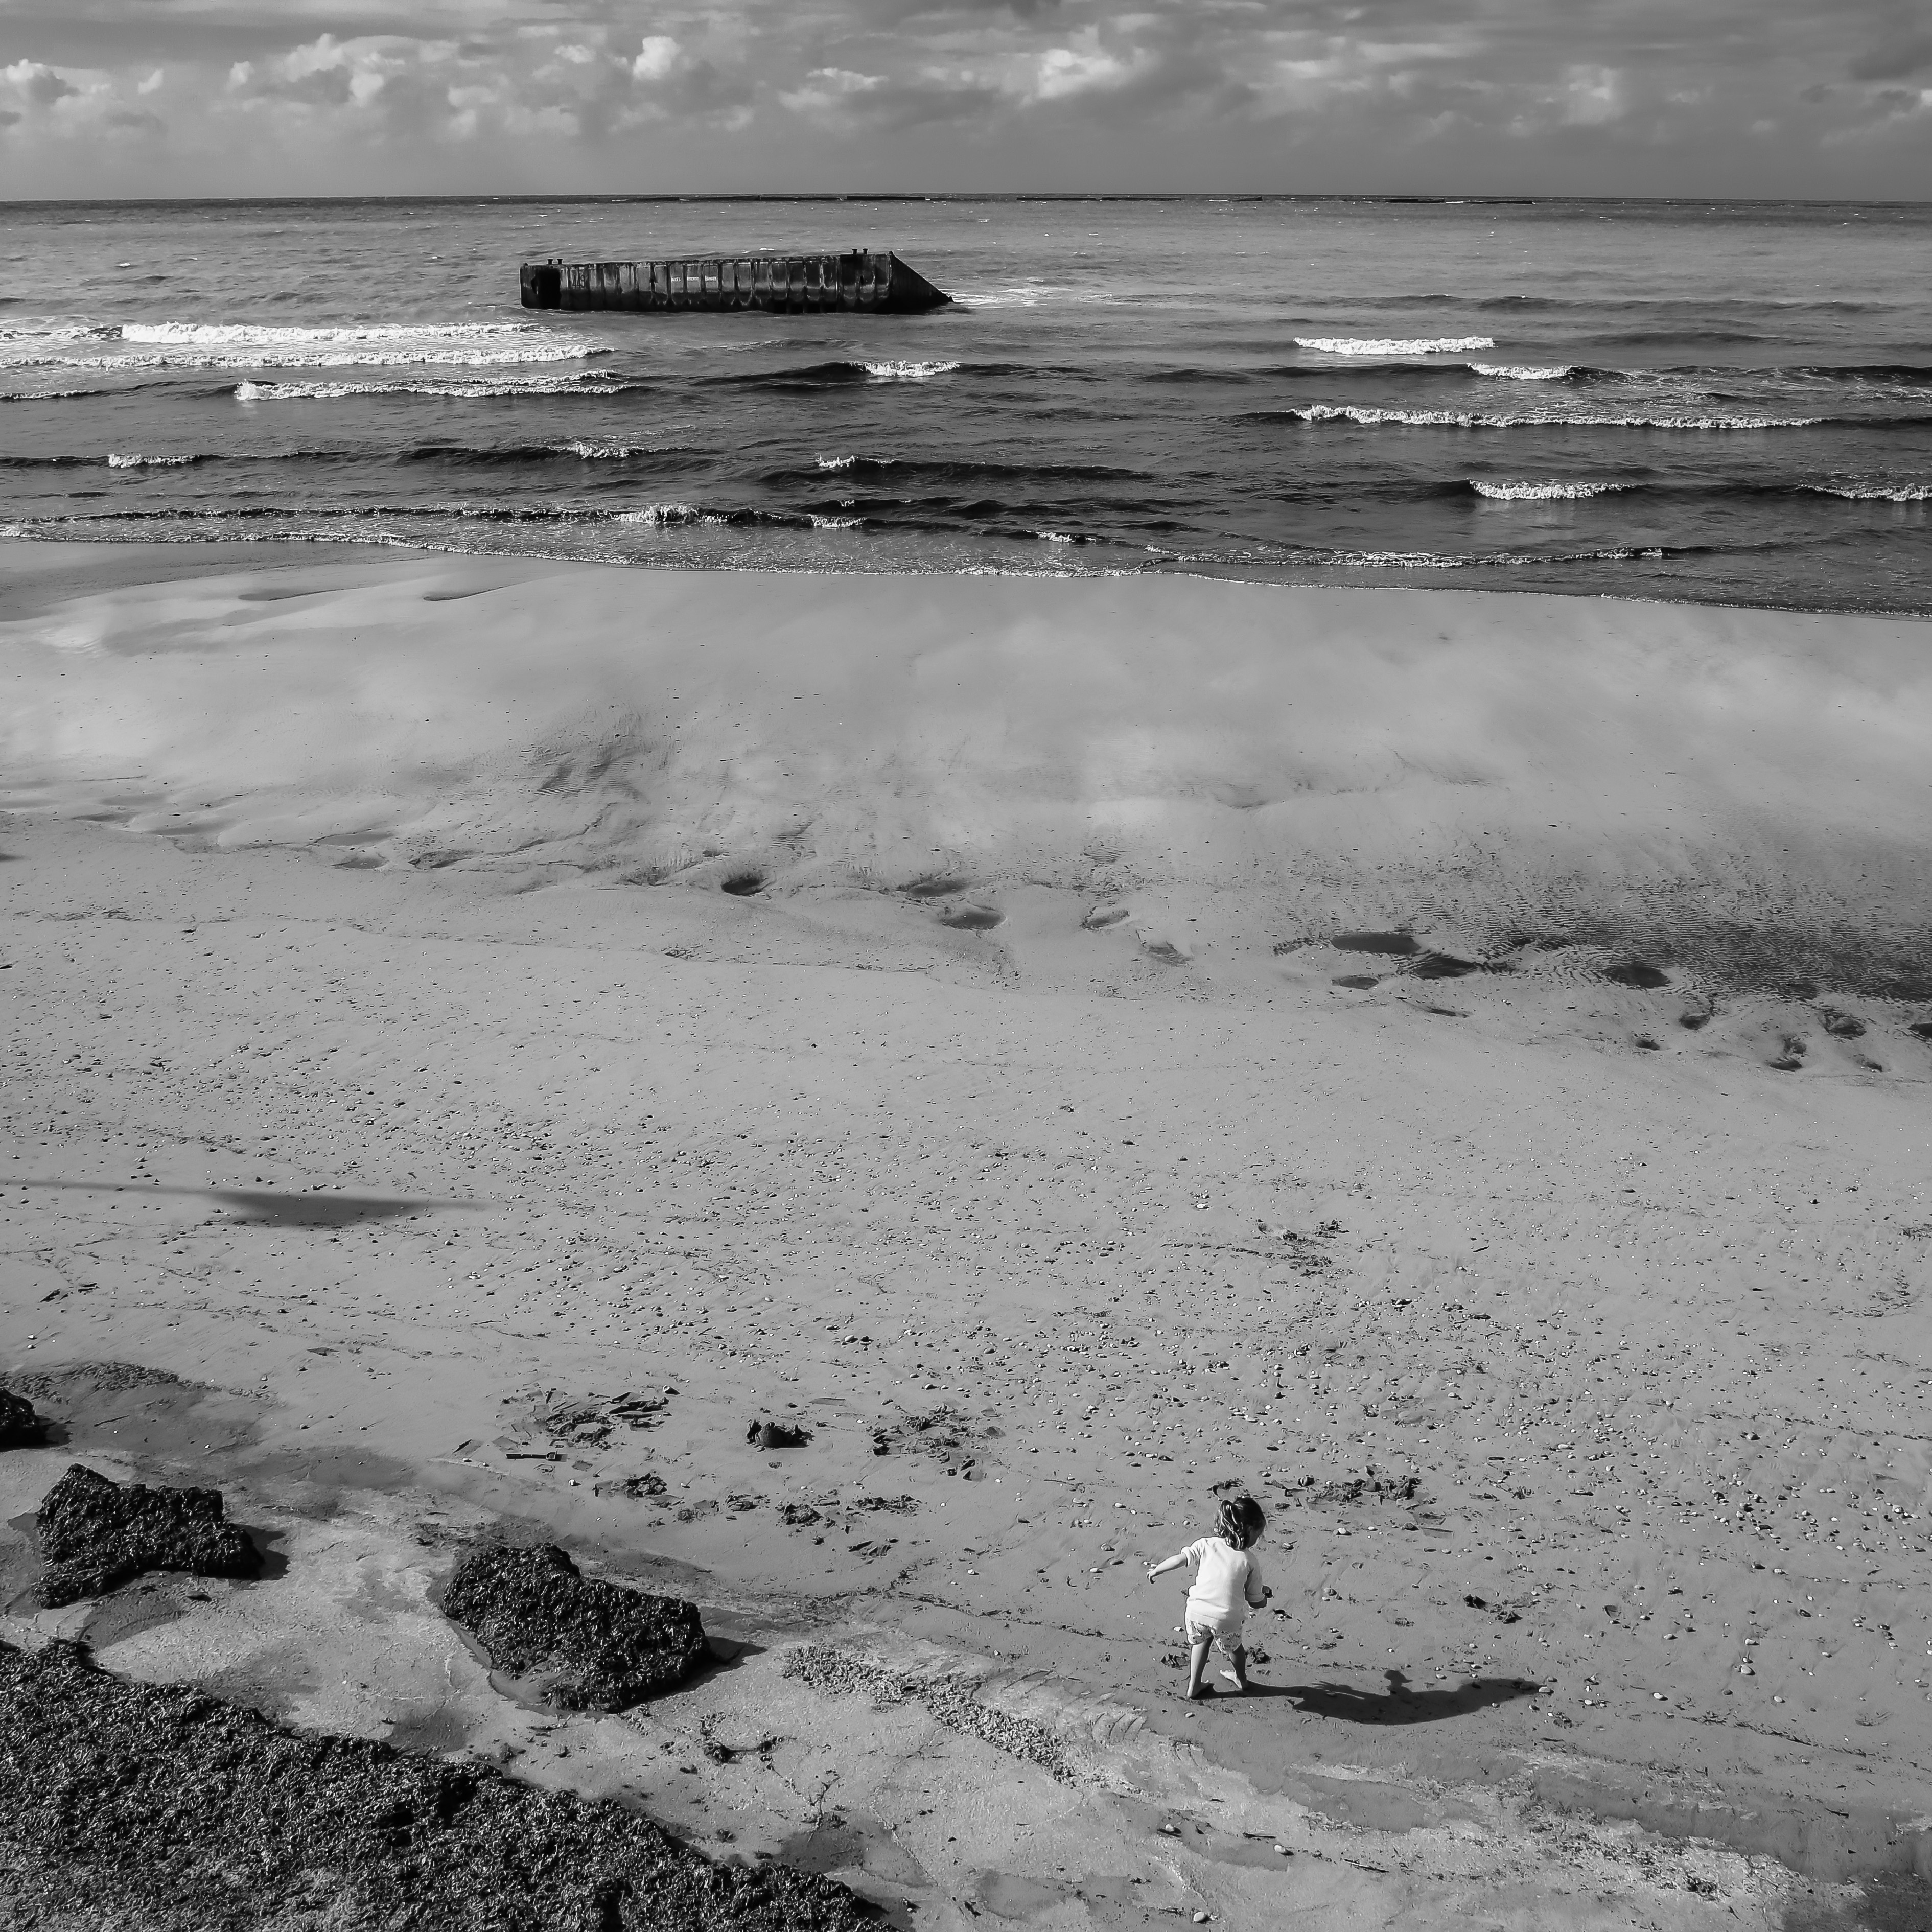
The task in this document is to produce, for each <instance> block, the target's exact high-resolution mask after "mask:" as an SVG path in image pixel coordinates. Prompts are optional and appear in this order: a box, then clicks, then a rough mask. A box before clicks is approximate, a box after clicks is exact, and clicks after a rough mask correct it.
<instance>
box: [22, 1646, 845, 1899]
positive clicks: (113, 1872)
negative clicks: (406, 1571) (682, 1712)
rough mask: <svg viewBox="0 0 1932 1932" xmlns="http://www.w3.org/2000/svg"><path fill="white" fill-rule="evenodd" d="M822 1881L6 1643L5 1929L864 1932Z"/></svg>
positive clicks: (70, 1651)
mask: <svg viewBox="0 0 1932 1932" xmlns="http://www.w3.org/2000/svg"><path fill="white" fill-rule="evenodd" d="M876 1919H877V1912H876V1909H875V1908H874V1907H872V1906H870V1905H868V1903H866V1901H865V1900H862V1899H861V1898H859V1897H858V1896H857V1895H856V1894H854V1893H853V1892H851V1891H848V1890H847V1888H845V1887H844V1886H843V1885H838V1884H837V1883H835V1882H833V1881H832V1880H831V1879H826V1878H823V1877H820V1876H816V1875H814V1874H812V1873H805V1872H799V1871H793V1870H788V1869H787V1868H785V1867H782V1866H779V1865H766V1866H752V1865H749V1864H737V1863H719V1862H717V1861H713V1860H712V1859H709V1858H706V1857H705V1856H704V1855H703V1854H702V1853H701V1852H697V1851H694V1850H693V1849H691V1847H689V1846H685V1845H683V1844H681V1843H679V1842H678V1841H676V1839H674V1838H672V1837H671V1836H670V1835H669V1834H668V1833H667V1832H665V1831H664V1830H663V1829H661V1827H660V1826H657V1825H655V1824H653V1823H652V1822H651V1821H650V1820H649V1819H647V1818H645V1817H640V1815H639V1814H637V1813H636V1812H634V1811H626V1810H625V1809H623V1808H622V1807H620V1806H619V1805H614V1804H610V1803H599V1802H593V1801H592V1800H589V1799H583V1798H580V1797H578V1796H576V1795H574V1793H568V1792H562V1791H544V1790H538V1789H536V1788H535V1787H532V1786H529V1785H526V1784H519V1783H517V1781H514V1779H512V1778H508V1777H507V1776H505V1775H504V1774H503V1773H502V1772H499V1771H497V1770H496V1769H494V1768H493V1767H491V1766H484V1765H481V1764H471V1763H451V1762H449V1761H448V1760H444V1759H443V1758H440V1757H434V1756H431V1755H428V1754H422V1753H417V1752H411V1751H401V1750H399V1749H398V1748H397V1747H396V1746H395V1745H389V1744H382V1743H377V1742H374V1740H371V1739H365V1738H351V1737H335V1736H326V1735H319V1734H316V1733H306V1732H299V1731H296V1730H290V1729H289V1728H287V1727H284V1726H282V1725H280V1724H276V1723H275V1722H274V1721H272V1720H271V1719H269V1718H265V1717H263V1716H262V1715H260V1713H259V1712H255V1711H251V1710H249V1709H246V1708H245V1707H244V1706H239V1705H236V1704H231V1703H227V1702H226V1701H225V1700H222V1699H220V1698H216V1697H208V1696H207V1695H205V1694H203V1693H202V1692H199V1691H195V1690H193V1689H191V1688H188V1687H187V1686H184V1685H154V1684H141V1683H136V1682H131V1681H130V1680H128V1679H124V1678H120V1677H116V1676H111V1675H110V1674H109V1673H107V1672H106V1671H104V1670H101V1669H100V1668H99V1667H98V1666H97V1665H96V1664H95V1663H94V1662H93V1661H92V1658H90V1657H89V1655H88V1654H87V1652H86V1650H85V1649H83V1648H82V1647H81V1646H79V1645H77V1644H73V1643H65V1642H57V1643H51V1644H49V1645H48V1646H46V1648H45V1649H42V1650H40V1651H39V1652H36V1653H34V1655H31V1656H29V1655H26V1653H24V1652H21V1651H19V1650H17V1649H13V1647H12V1646H10V1645H6V1644H0V1923H5V1924H8V1925H19V1926H22V1927H26V1926H54V1925H59V1926H65V1927H76V1928H80V1927H103V1926H110V1925H111V1926H113V1927H114V1928H115V1932H254V1928H257V1927H261V1926H264V1925H284V1926H295V1925H314V1926H325V1925H326V1926H329V1927H334V1928H338V1932H365V1928H367V1932H374V1928H377V1927H385V1928H386V1927H401V1926H406V1925H407V1926H422V1927H428V1926H434V1927H436V1928H437V1932H859V1927H862V1926H866V1925H869V1924H873V1923H874V1922H876Z"/></svg>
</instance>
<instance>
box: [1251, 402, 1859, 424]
mask: <svg viewBox="0 0 1932 1932" xmlns="http://www.w3.org/2000/svg"><path fill="white" fill-rule="evenodd" d="M1280 414H1281V415H1283V416H1295V417H1298V418H1299V419H1301V421H1302V422H1352V423H1360V424H1361V425H1364V427H1365V428H1375V427H1376V426H1377V425H1379V424H1383V423H1394V424H1399V425H1409V426H1410V427H1412V428H1422V429H1533V428H1543V427H1544V426H1550V427H1553V428H1573V429H1672V430H1718V429H1723V430H1732V429H1741V430H1754V429H1809V428H1811V427H1812V426H1813V425H1814V424H1817V423H1820V422H1823V421H1824V418H1823V417H1822V416H1577V415H1572V414H1566V413H1564V412H1562V411H1560V410H1550V411H1549V412H1548V413H1535V414H1529V413H1525V414H1523V415H1499V414H1494V413H1486V412H1484V411H1482V410H1377V409H1368V408H1364V407H1358V406H1356V405H1354V404H1349V405H1346V406H1343V405H1340V404H1333V403H1315V404H1311V405H1310V407H1308V408H1307V409H1305V410H1281V411H1280Z"/></svg>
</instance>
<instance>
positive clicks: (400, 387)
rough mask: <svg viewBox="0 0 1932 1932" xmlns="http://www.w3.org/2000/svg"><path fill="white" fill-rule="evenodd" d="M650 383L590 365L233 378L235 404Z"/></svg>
mask: <svg viewBox="0 0 1932 1932" xmlns="http://www.w3.org/2000/svg"><path fill="white" fill-rule="evenodd" d="M648 387H649V385H648V384H646V383H634V382H622V381H619V380H617V379H616V377H609V376H604V375H601V374H598V373H597V372H596V371H592V370H587V369H585V370H573V371H571V373H570V374H568V375H562V376H521V377H518V376H503V377H498V378H497V379H496V380H494V381H490V380H487V379H484V380H478V381H476V382H471V383H464V382H460V381H459V382H449V383H435V382H418V383H246V382H245V383H236V386H235V400H236V401H237V402H239V403H286V402H311V401H314V402H328V401H335V400H336V399H337V398H340V397H343V396H444V397H448V398H451V399H452V400H454V401H475V400H476V399H478V398H486V397H491V396H618V395H623V394H624V393H625V392H626V391H628V390H631V389H646V388H648Z"/></svg>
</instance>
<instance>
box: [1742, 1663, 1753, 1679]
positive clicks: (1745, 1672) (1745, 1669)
mask: <svg viewBox="0 0 1932 1932" xmlns="http://www.w3.org/2000/svg"><path fill="white" fill-rule="evenodd" d="M1738 1675H1739V1676H1740V1677H1755V1676H1757V1672H1756V1671H1755V1670H1753V1669H1752V1668H1751V1666H1750V1665H1749V1664H1739V1666H1738Z"/></svg>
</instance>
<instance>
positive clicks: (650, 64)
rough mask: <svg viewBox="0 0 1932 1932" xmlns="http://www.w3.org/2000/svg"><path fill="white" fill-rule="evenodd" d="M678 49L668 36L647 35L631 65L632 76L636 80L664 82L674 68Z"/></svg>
mask: <svg viewBox="0 0 1932 1932" xmlns="http://www.w3.org/2000/svg"><path fill="white" fill-rule="evenodd" d="M678 54H679V47H678V44H677V43H676V41H675V40H673V39H672V38H671V37H670V35H669V34H646V36H645V37H644V43H643V46H640V48H639V49H637V58H636V59H635V60H634V61H632V62H631V75H632V77H634V79H636V80H666V79H667V78H668V77H670V74H671V73H672V71H673V70H674V69H675V68H676V65H677V61H678Z"/></svg>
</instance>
